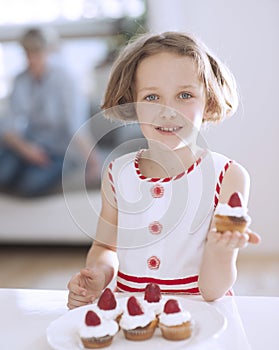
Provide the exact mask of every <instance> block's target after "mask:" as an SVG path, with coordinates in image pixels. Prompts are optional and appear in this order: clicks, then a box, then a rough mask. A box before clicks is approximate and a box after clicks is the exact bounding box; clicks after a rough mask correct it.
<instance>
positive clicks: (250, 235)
mask: <svg viewBox="0 0 279 350" xmlns="http://www.w3.org/2000/svg"><path fill="white" fill-rule="evenodd" d="M260 241H261V239H260V236H259V235H258V234H257V233H254V232H252V231H250V230H247V231H246V232H245V233H241V232H239V231H233V232H232V231H226V232H224V233H221V232H218V231H216V229H212V230H210V231H209V233H208V236H207V242H208V244H210V245H213V246H215V247H216V248H227V249H229V250H234V249H236V248H244V247H245V246H246V245H247V244H248V243H252V244H258V243H260Z"/></svg>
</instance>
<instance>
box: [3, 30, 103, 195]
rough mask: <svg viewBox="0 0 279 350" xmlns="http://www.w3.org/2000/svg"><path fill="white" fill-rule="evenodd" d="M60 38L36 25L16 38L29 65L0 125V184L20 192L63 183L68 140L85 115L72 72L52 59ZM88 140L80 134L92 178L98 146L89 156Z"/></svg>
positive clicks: (45, 189)
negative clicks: (18, 39)
mask: <svg viewBox="0 0 279 350" xmlns="http://www.w3.org/2000/svg"><path fill="white" fill-rule="evenodd" d="M58 42H59V40H58V36H57V34H56V33H55V32H54V31H53V30H50V29H40V28H34V29H29V30H28V31H27V32H26V33H24V35H23V36H22V38H21V40H20V43H21V45H22V47H23V49H24V51H25V54H26V58H27V63H28V65H27V68H26V69H25V70H24V71H23V72H22V73H20V74H19V75H18V76H17V77H16V78H15V81H14V86H13V90H12V93H11V96H10V101H9V102H10V103H9V111H8V113H7V117H6V118H4V123H2V125H1V128H0V187H1V188H4V189H5V190H8V191H11V192H12V193H14V194H17V195H20V196H25V197H33V196H40V195H44V194H46V193H48V192H49V191H51V190H52V189H53V188H54V187H55V186H57V184H61V180H62V168H63V160H64V156H65V152H66V149H67V147H68V144H69V142H70V140H71V138H72V136H73V135H74V133H75V132H76V131H77V129H78V128H79V127H80V126H81V125H82V124H83V123H84V122H85V120H86V118H87V117H88V115H87V113H86V112H87V110H86V108H85V105H84V103H83V100H82V96H81V93H80V91H79V89H78V87H77V86H76V85H75V82H74V81H73V78H72V77H71V75H70V74H69V72H67V71H66V70H65V68H64V67H63V66H62V65H61V64H58V62H57V60H55V59H53V57H55V56H53V53H54V51H55V50H56V49H57V45H58ZM86 137H87V139H86ZM91 145H92V143H91V140H90V139H89V138H88V135H83V136H82V137H80V138H79V141H78V147H79V149H80V151H81V155H82V156H84V157H86V158H88V159H86V160H87V174H88V176H87V177H88V178H91V179H90V181H92V178H94V177H98V173H99V171H98V170H99V169H98V161H97V158H96V154H95V153H96V152H90V155H89V156H88V154H89V153H88V150H89V147H91ZM93 181H94V179H93Z"/></svg>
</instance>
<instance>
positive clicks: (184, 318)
mask: <svg viewBox="0 0 279 350" xmlns="http://www.w3.org/2000/svg"><path fill="white" fill-rule="evenodd" d="M190 320H191V314H190V312H188V311H181V312H175V313H172V314H166V313H165V312H162V313H161V315H160V316H159V321H160V323H162V324H164V325H165V326H177V325H180V324H182V323H184V322H188V321H190Z"/></svg>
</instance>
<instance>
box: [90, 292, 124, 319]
mask: <svg viewBox="0 0 279 350" xmlns="http://www.w3.org/2000/svg"><path fill="white" fill-rule="evenodd" d="M95 310H96V312H97V313H98V314H100V315H101V316H102V317H103V318H104V319H107V320H115V321H117V322H119V320H120V317H121V314H122V308H121V306H120V304H119V302H118V301H117V300H116V298H115V296H114V294H113V292H112V291H111V289H110V288H106V289H104V291H103V292H102V294H101V296H100V298H99V299H98V302H97V305H96V307H95Z"/></svg>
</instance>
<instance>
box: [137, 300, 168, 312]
mask: <svg viewBox="0 0 279 350" xmlns="http://www.w3.org/2000/svg"><path fill="white" fill-rule="evenodd" d="M142 306H143V308H144V309H145V310H152V311H154V313H155V315H159V314H160V313H161V312H163V310H164V302H163V301H162V300H160V301H158V302H153V303H149V302H148V301H146V300H143V301H142Z"/></svg>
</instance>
